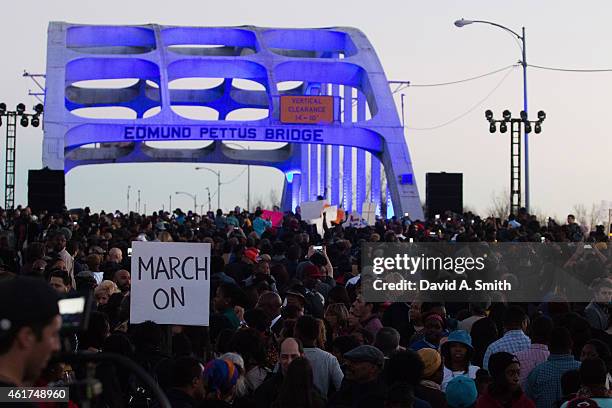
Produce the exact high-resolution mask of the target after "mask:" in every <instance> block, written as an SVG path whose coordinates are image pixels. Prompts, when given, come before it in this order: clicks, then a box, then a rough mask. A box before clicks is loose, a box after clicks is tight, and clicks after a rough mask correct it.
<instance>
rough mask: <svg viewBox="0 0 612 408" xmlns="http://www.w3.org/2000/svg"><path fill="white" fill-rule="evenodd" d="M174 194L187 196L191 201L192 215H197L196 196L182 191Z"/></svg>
mask: <svg viewBox="0 0 612 408" xmlns="http://www.w3.org/2000/svg"><path fill="white" fill-rule="evenodd" d="M174 194H185V195H186V196H189V197H191V198H192V199H193V213H194V214H197V213H198V196H197V195H195V194H191V193H186V192H184V191H177V192H176V193H174Z"/></svg>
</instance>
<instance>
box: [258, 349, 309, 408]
mask: <svg viewBox="0 0 612 408" xmlns="http://www.w3.org/2000/svg"><path fill="white" fill-rule="evenodd" d="M278 354H279V355H278V365H279V366H280V369H279V370H278V371H277V372H275V373H274V375H272V377H270V378H269V379H267V380H266V381H264V382H263V383H262V384H261V385H260V386H259V387H258V388H257V389H256V390H255V405H256V407H257V408H268V407H270V406H272V403H273V402H274V401H276V399H277V398H278V393H279V391H280V388H281V385H282V384H283V378H284V377H285V375H286V374H287V369H288V368H289V365H290V364H291V362H292V361H293V360H295V359H296V358H299V357H304V348H303V347H302V342H301V341H299V340H298V339H296V338H293V337H287V338H286V339H285V340H283V342H282V343H281V345H280V352H279V353H278Z"/></svg>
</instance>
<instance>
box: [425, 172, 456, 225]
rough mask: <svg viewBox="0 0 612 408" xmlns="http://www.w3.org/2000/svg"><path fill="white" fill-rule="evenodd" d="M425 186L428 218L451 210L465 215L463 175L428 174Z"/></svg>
mask: <svg viewBox="0 0 612 408" xmlns="http://www.w3.org/2000/svg"><path fill="white" fill-rule="evenodd" d="M425 184H426V193H425V196H426V198H425V205H426V207H427V217H428V218H434V216H435V215H436V214H443V213H444V211H449V210H450V211H452V212H454V213H458V214H461V213H463V173H427V174H426V175H425Z"/></svg>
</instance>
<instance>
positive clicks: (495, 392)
mask: <svg viewBox="0 0 612 408" xmlns="http://www.w3.org/2000/svg"><path fill="white" fill-rule="evenodd" d="M489 372H490V374H491V377H492V378H493V383H492V384H491V385H489V387H488V388H487V390H486V392H485V393H484V394H483V395H481V396H480V397H479V398H478V401H477V402H476V408H496V407H499V408H535V404H534V403H533V401H532V400H530V399H529V398H527V396H525V394H524V393H523V390H522V389H521V380H520V374H521V366H520V364H519V361H518V359H517V358H516V357H515V356H514V355H512V354H510V353H506V352H500V353H495V354H493V355H492V356H491V358H490V359H489Z"/></svg>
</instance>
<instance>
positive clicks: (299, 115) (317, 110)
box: [280, 96, 334, 124]
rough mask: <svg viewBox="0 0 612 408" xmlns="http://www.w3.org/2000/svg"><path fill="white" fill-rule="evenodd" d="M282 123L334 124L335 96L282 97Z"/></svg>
mask: <svg viewBox="0 0 612 408" xmlns="http://www.w3.org/2000/svg"><path fill="white" fill-rule="evenodd" d="M280 109H281V115H280V121H281V122H282V123H310V124H319V123H332V122H333V121H334V97H333V96H281V99H280Z"/></svg>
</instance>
